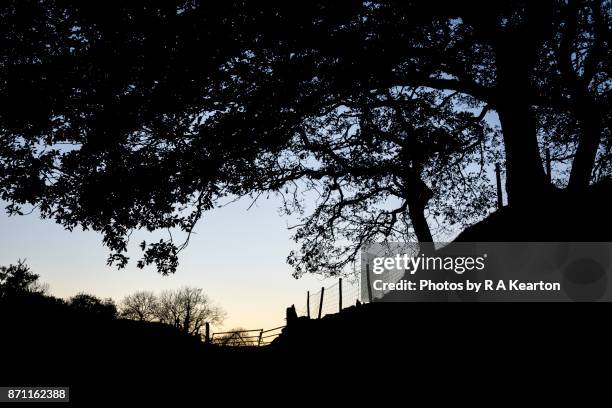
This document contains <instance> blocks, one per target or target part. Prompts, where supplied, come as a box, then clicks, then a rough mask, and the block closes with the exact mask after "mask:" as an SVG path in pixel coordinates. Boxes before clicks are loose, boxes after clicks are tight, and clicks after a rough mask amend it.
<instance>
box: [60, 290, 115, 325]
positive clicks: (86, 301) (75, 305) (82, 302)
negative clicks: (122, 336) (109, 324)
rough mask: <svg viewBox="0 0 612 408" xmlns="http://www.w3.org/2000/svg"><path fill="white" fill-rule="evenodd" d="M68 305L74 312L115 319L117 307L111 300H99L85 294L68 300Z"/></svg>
mask: <svg viewBox="0 0 612 408" xmlns="http://www.w3.org/2000/svg"><path fill="white" fill-rule="evenodd" d="M68 305H69V306H70V307H71V308H72V309H73V310H75V311H78V312H80V313H83V314H88V315H97V316H100V317H104V318H111V319H112V318H115V317H116V316H117V306H116V305H115V302H114V301H113V300H112V299H111V298H106V299H100V298H98V297H96V296H94V295H90V294H87V293H79V294H77V295H75V296H73V297H71V298H70V299H69V300H68Z"/></svg>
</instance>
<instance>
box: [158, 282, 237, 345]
mask: <svg viewBox="0 0 612 408" xmlns="http://www.w3.org/2000/svg"><path fill="white" fill-rule="evenodd" d="M156 317H157V319H158V320H159V321H160V322H162V323H166V324H169V325H172V326H174V327H176V328H177V329H179V330H180V331H182V332H183V333H186V334H191V335H199V334H200V330H201V329H202V327H203V326H204V325H205V324H206V323H210V324H212V325H215V324H220V323H221V322H223V319H224V318H225V312H224V311H223V310H222V309H221V308H220V307H218V306H215V305H214V304H212V302H211V301H210V299H209V298H208V296H206V295H205V294H204V293H203V292H202V289H200V288H192V287H188V286H186V287H183V288H181V289H176V290H167V291H164V292H162V293H161V295H160V296H159V298H158V306H157V308H156Z"/></svg>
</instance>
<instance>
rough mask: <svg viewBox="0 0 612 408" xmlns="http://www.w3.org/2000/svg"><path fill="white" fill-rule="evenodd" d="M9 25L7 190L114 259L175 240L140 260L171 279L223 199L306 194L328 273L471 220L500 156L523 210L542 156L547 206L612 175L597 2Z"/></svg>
mask: <svg viewBox="0 0 612 408" xmlns="http://www.w3.org/2000/svg"><path fill="white" fill-rule="evenodd" d="M0 15H1V16H2V20H3V22H4V24H3V26H2V31H3V32H2V38H3V39H4V40H3V48H4V53H3V64H2V68H1V74H0V75H1V81H0V84H1V85H0V86H2V92H0V106H2V108H1V111H0V129H1V133H0V135H1V136H0V198H2V199H3V200H5V201H7V202H8V203H9V204H8V207H7V209H8V211H9V213H11V214H21V213H23V212H24V208H23V207H24V206H27V205H30V206H35V207H36V208H37V209H38V211H39V212H40V214H41V215H42V216H43V217H46V218H53V219H55V220H56V221H57V222H58V223H60V224H62V225H63V226H64V227H65V228H68V229H73V228H76V227H78V226H80V227H82V228H85V229H93V230H96V231H100V232H102V233H103V236H104V238H103V240H104V244H105V245H107V246H108V247H109V248H110V249H111V251H112V253H111V255H110V257H109V260H108V262H109V264H115V265H117V266H119V267H123V266H125V265H126V263H127V262H128V258H127V256H126V251H127V238H128V236H129V235H130V233H131V232H132V231H133V230H135V229H147V230H165V229H181V230H183V231H184V232H185V233H186V234H187V239H186V240H185V241H183V242H174V241H173V240H172V238H169V239H167V240H160V241H158V242H152V243H147V242H143V243H142V246H141V247H142V250H143V252H144V253H143V256H142V258H141V259H140V260H139V261H138V266H139V267H144V266H146V265H149V264H155V265H156V267H157V270H158V271H159V272H160V273H162V274H167V273H171V272H174V271H175V270H176V267H177V265H178V252H179V251H180V250H181V249H182V248H183V247H184V246H185V245H186V243H187V242H188V240H189V238H188V237H189V235H190V234H191V232H192V231H193V228H194V226H195V224H196V222H197V221H198V220H199V219H200V218H201V216H202V214H203V212H204V211H206V210H209V209H211V208H213V207H214V206H215V205H216V204H217V203H218V201H219V200H220V199H221V198H223V197H225V196H228V195H232V194H233V195H254V196H259V195H262V194H264V195H266V194H269V193H280V194H283V195H288V205H287V207H286V209H288V210H289V211H296V210H297V211H301V210H302V202H301V201H300V192H299V189H300V188H302V187H303V188H305V189H306V190H307V191H314V190H315V189H316V192H315V194H316V196H317V197H319V198H320V199H319V200H318V201H317V206H316V208H315V209H314V210H313V211H312V212H311V213H310V215H307V216H306V218H305V219H304V220H303V222H302V223H301V224H302V226H301V228H298V230H297V232H296V236H295V237H296V239H297V240H298V241H301V243H302V247H301V250H300V251H299V252H297V253H295V254H292V255H290V257H289V261H290V262H291V263H292V264H293V265H294V267H295V269H296V273H298V274H300V273H303V272H305V271H310V272H311V271H315V270H316V271H322V272H324V273H335V272H338V270H339V269H341V268H342V267H343V266H344V265H346V263H347V262H350V261H351V259H353V258H354V253H355V248H357V246H358V245H359V244H361V243H364V242H367V241H369V240H374V239H381V238H383V239H384V238H393V237H394V236H403V237H405V238H406V237H409V234H411V233H414V235H416V238H417V239H418V240H420V241H431V240H432V239H433V238H434V235H435V234H433V233H432V231H431V227H430V225H429V224H430V223H432V222H441V223H442V226H443V227H445V228H448V227H449V226H451V225H452V224H454V223H460V224H469V223H471V222H473V221H474V220H477V219H480V218H482V216H483V215H484V213H485V212H486V210H487V208H488V207H489V206H490V203H491V200H490V199H489V195H490V190H489V189H488V188H487V180H486V179H484V178H483V177H482V176H483V175H485V176H486V168H487V166H490V165H491V161H492V159H491V158H492V157H503V159H504V161H505V168H506V190H507V193H508V202H509V204H510V207H511V208H515V209H516V208H520V209H522V210H521V211H524V212H529V211H530V208H531V207H532V206H533V204H534V203H539V202H545V201H546V199H547V197H550V196H552V195H555V194H556V193H557V192H556V187H554V186H553V185H552V184H551V183H550V182H549V181H548V177H547V175H546V174H545V172H544V168H543V163H542V157H541V150H542V149H543V148H544V147H548V146H549V147H551V148H552V152H553V160H555V162H556V163H565V164H566V166H567V167H569V169H568V177H567V179H563V178H561V179H560V180H558V184H561V185H563V184H567V185H568V191H569V193H571V196H570V195H569V194H567V195H564V196H563V197H561V196H557V197H558V200H568V201H569V200H574V199H576V197H582V194H583V193H584V192H585V191H587V190H588V189H589V186H590V184H591V183H592V182H593V181H601V180H603V179H604V178H606V177H608V176H609V175H610V166H609V163H610V131H609V123H611V121H610V120H609V119H610V118H609V115H610V112H609V108H608V107H609V95H610V80H609V71H610V70H609V61H610V55H609V48H610V47H609V28H608V27H609V20H610V7H609V2H607V1H603V0H601V1H594V0H583V1H569V2H566V1H561V0H544V1H538V2H533V1H525V0H524V1H519V0H516V1H511V0H505V1H497V2H495V3H494V4H489V5H487V7H482V5H481V4H479V3H478V2H456V1H455V2H451V1H441V0H440V1H436V0H434V1H411V2H395V1H382V0H381V1H372V2H349V1H331V0H328V1H312V2H297V3H296V2H292V3H288V2H280V1H271V2H266V3H265V4H259V3H255V2H247V1H237V2H232V3H230V4H223V5H221V4H211V2H200V1H165V2H158V1H147V2H144V3H129V4H125V3H123V2H111V3H109V4H107V3H105V4H103V5H102V4H89V3H88V4H83V3H77V2H74V3H73V2H70V1H60V0H56V1H48V2H35V1H21V2H8V3H6V4H3V5H2V6H1V8H0ZM488 113H490V114H491V115H494V116H495V115H496V116H497V118H498V119H499V134H500V136H501V146H498V144H497V139H496V137H497V134H498V132H497V131H496V126H497V121H496V120H492V119H491V118H487V114H488ZM544 144H546V146H545V145H544ZM475 165H477V166H479V167H480V168H479V169H477V170H475V168H474V166H475ZM436 217H442V219H440V220H439V219H437V218H436ZM345 240H348V241H350V244H348V245H343V244H339V242H340V243H341V242H343V241H345ZM339 245H340V246H339ZM328 259H329V260H330V261H329V262H327V261H326V260H328Z"/></svg>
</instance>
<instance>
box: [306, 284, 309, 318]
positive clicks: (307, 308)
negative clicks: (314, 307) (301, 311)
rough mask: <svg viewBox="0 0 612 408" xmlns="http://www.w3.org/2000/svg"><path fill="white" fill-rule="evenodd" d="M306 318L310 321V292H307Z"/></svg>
mask: <svg viewBox="0 0 612 408" xmlns="http://www.w3.org/2000/svg"><path fill="white" fill-rule="evenodd" d="M306 316H308V318H309V319H310V291H307V292H306Z"/></svg>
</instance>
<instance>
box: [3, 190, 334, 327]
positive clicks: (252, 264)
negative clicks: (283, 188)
mask: <svg viewBox="0 0 612 408" xmlns="http://www.w3.org/2000/svg"><path fill="white" fill-rule="evenodd" d="M250 204H251V202H250V201H249V200H241V201H238V202H236V203H233V204H229V205H227V206H225V207H223V208H218V209H215V210H213V211H211V212H209V213H207V214H205V215H204V217H203V219H202V220H201V221H200V222H199V224H198V226H197V228H196V233H195V234H194V235H192V237H191V239H190V243H189V246H188V247H187V248H186V249H185V250H184V251H183V252H181V254H180V258H179V259H180V266H179V268H178V270H177V272H176V273H175V274H174V275H170V276H161V275H159V274H158V273H157V272H156V271H155V269H154V268H153V267H149V268H145V269H138V268H137V267H136V266H135V263H136V262H135V261H136V259H137V258H138V257H139V255H140V251H139V250H138V249H137V244H138V243H139V242H140V241H141V238H145V239H146V236H145V235H139V236H137V237H134V239H132V243H133V245H132V246H131V247H130V253H129V254H128V255H131V258H132V259H131V262H130V264H129V265H128V267H127V268H126V269H122V270H117V269H116V268H111V267H108V266H106V258H107V256H108V253H109V252H108V249H107V248H105V247H103V246H102V241H101V236H100V235H99V234H97V233H95V232H91V231H85V232H83V231H75V232H69V231H66V230H64V229H63V228H62V227H61V226H60V225H57V224H55V223H54V222H53V221H52V220H42V219H40V218H39V217H38V216H37V215H36V214H35V213H33V214H30V215H25V216H14V217H8V216H7V215H6V214H5V213H4V212H0V265H5V266H6V265H8V264H10V263H13V264H14V263H16V262H17V260H18V259H26V260H27V264H28V265H29V266H30V267H31V268H32V270H33V271H34V272H35V273H37V274H39V275H40V280H41V281H42V282H46V283H48V284H49V285H50V293H51V294H52V295H54V296H57V297H61V298H69V297H70V296H73V295H75V294H77V293H79V292H87V293H91V294H94V295H96V296H98V297H102V298H106V297H111V298H113V299H114V300H115V301H117V302H118V301H120V300H121V299H122V298H123V297H124V296H125V295H127V294H130V293H133V292H135V291H139V290H148V291H153V292H160V291H162V290H165V289H176V288H179V287H181V286H185V285H188V286H195V287H199V288H202V289H203V290H204V292H205V293H206V294H207V295H208V296H209V297H210V298H211V299H212V300H213V301H214V302H215V303H216V304H218V305H220V306H221V307H222V308H223V309H224V310H225V311H226V312H227V318H226V319H225V321H224V323H223V326H220V327H217V328H216V330H221V329H223V330H226V329H228V330H229V329H231V328H235V327H242V328H246V329H261V328H263V329H269V328H274V327H277V326H282V325H284V324H285V309H286V308H287V307H288V306H291V305H292V304H295V305H296V308H297V309H298V310H299V309H303V308H304V305H305V303H306V291H308V290H310V291H311V292H313V291H318V290H319V289H320V288H321V286H329V285H331V284H333V283H336V280H330V279H327V280H322V278H321V277H316V276H305V277H302V278H300V279H295V278H293V277H292V276H291V268H290V267H289V265H287V264H286V262H285V259H286V257H287V255H288V254H289V251H290V250H291V249H293V248H295V245H296V244H295V243H294V242H293V241H292V240H291V238H290V237H291V231H289V230H288V228H287V225H288V223H289V224H290V223H291V222H292V221H295V220H291V219H289V218H287V217H286V216H281V215H279V214H278V207H279V205H280V201H278V199H275V198H270V199H268V200H260V201H258V202H257V204H256V205H254V206H252V207H251V208H250V209H248V207H249V205H250Z"/></svg>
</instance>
